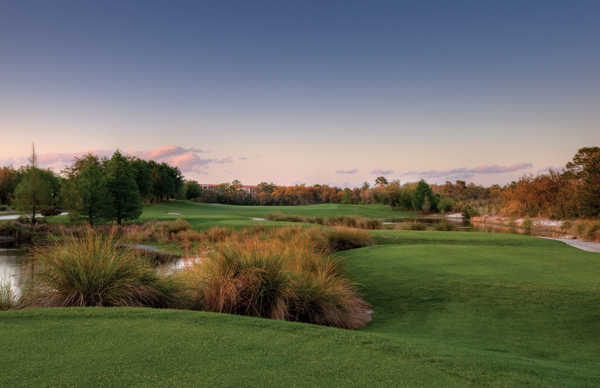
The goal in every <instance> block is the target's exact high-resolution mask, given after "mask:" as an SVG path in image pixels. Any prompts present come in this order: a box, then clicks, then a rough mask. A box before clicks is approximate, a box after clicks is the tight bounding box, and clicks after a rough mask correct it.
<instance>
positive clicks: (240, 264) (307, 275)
mask: <svg viewBox="0 0 600 388" xmlns="http://www.w3.org/2000/svg"><path fill="white" fill-rule="evenodd" d="M283 229H284V230H280V231H276V232H273V233H272V234H269V238H268V239H265V238H264V237H265V236H264V235H262V236H261V235H260V234H255V235H247V236H246V237H247V238H246V239H244V238H241V237H240V236H237V238H235V239H230V240H228V241H226V242H223V243H220V244H219V245H218V246H217V247H216V249H215V251H214V252H212V254H211V255H210V257H208V258H207V259H205V260H204V261H203V262H201V263H199V264H197V265H195V266H193V267H191V268H190V269H188V270H187V271H185V272H184V273H183V274H182V275H181V276H182V278H183V279H184V281H185V289H186V292H187V298H188V300H190V301H191V306H193V308H197V309H202V310H207V311H213V312H222V313H231V314H241V315H250V316H256V317H264V318H271V319H280V320H282V319H285V320H291V321H301V322H308V323H315V324H320V325H328V326H335V327H341V328H347V329H355V328H359V327H363V326H365V325H366V324H367V323H368V322H369V320H370V314H369V309H370V307H369V305H368V303H366V302H365V301H364V300H362V299H361V298H360V296H359V295H358V293H357V291H356V285H355V284H354V283H352V282H350V281H349V280H348V279H347V278H346V277H345V274H344V272H343V270H342V268H341V265H340V263H339V261H337V260H336V259H334V258H332V257H331V256H328V255H326V254H324V253H322V252H320V250H319V248H316V247H315V246H314V243H313V242H312V241H311V240H310V239H309V238H306V237H307V235H304V236H303V237H300V236H301V233H302V231H301V230H297V229H295V228H283ZM263 233H265V232H263Z"/></svg>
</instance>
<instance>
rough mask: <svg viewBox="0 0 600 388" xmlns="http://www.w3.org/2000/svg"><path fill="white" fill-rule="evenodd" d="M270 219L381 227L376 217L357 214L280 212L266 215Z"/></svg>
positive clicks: (370, 227) (356, 226)
mask: <svg viewBox="0 0 600 388" xmlns="http://www.w3.org/2000/svg"><path fill="white" fill-rule="evenodd" d="M266 218H267V219H268V220H270V221H286V222H305V223H309V224H318V225H327V226H343V227H347V228H358V229H383V222H382V221H381V220H380V219H377V218H366V217H359V216H334V217H328V218H326V217H319V216H315V217H310V216H295V215H288V214H282V213H272V214H269V215H268V216H267V217H266Z"/></svg>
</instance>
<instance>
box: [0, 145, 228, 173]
mask: <svg viewBox="0 0 600 388" xmlns="http://www.w3.org/2000/svg"><path fill="white" fill-rule="evenodd" d="M113 152H114V150H88V151H82V152H62V153H58V152H49V153H41V154H39V155H38V163H39V165H40V167H43V168H51V169H53V170H55V171H60V170H61V169H63V168H64V167H65V166H67V165H69V164H71V163H73V160H74V159H75V158H78V157H81V156H83V155H85V154H88V153H92V154H94V155H98V156H100V157H110V155H112V153H113ZM123 153H124V154H126V155H130V156H136V157H138V158H140V159H145V160H155V161H157V162H161V163H162V162H166V163H169V164H171V165H173V166H176V167H179V168H180V169H181V171H182V172H183V173H186V172H187V173H191V172H195V173H203V172H205V170H206V168H207V167H208V166H210V165H212V164H228V163H233V158H232V157H225V158H214V157H212V158H211V157H207V156H205V155H204V154H205V153H206V151H205V150H202V149H199V148H195V147H180V146H173V145H168V146H163V147H158V148H153V149H148V150H135V151H123ZM27 163H28V156H22V157H17V158H10V159H4V160H0V165H12V166H15V167H17V166H22V165H26V164H27Z"/></svg>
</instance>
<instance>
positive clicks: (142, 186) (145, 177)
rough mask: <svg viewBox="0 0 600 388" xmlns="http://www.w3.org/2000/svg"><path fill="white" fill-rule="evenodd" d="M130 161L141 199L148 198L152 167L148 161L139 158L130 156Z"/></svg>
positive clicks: (150, 191)
mask: <svg viewBox="0 0 600 388" xmlns="http://www.w3.org/2000/svg"><path fill="white" fill-rule="evenodd" d="M130 163H131V168H132V169H133V175H134V176H135V183H136V184H137V186H138V190H139V191H140V195H141V196H142V198H143V199H145V200H149V199H150V198H151V196H152V168H151V166H150V163H149V162H147V161H145V160H143V159H140V158H131V159H130Z"/></svg>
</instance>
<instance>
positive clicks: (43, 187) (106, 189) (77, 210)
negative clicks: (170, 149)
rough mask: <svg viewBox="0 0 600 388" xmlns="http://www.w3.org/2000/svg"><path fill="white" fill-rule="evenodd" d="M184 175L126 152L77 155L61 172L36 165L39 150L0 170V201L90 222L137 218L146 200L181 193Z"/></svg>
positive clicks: (33, 218) (33, 216)
mask: <svg viewBox="0 0 600 388" xmlns="http://www.w3.org/2000/svg"><path fill="white" fill-rule="evenodd" d="M183 188H184V180H183V176H182V174H181V171H179V169H178V168H177V167H172V166H169V165H168V164H166V163H157V162H155V161H153V160H150V161H146V160H143V159H140V158H136V157H130V156H125V155H123V154H122V153H121V152H119V151H116V152H115V153H114V154H113V155H112V156H111V157H110V158H100V157H98V156H96V155H93V154H87V155H85V156H82V157H80V158H75V160H74V162H73V163H72V164H71V165H70V166H69V167H67V168H65V169H64V170H63V171H62V173H61V174H55V173H54V172H52V171H51V170H47V169H41V168H39V167H38V166H37V157H36V154H35V150H33V152H32V156H31V158H30V164H29V165H28V166H26V167H21V168H19V169H14V168H12V167H3V168H1V169H0V203H4V204H11V205H12V206H13V207H15V208H17V209H18V210H20V211H22V212H24V213H26V214H29V215H30V216H29V217H30V219H31V222H32V223H35V222H36V215H37V214H38V213H41V214H42V215H54V214H58V213H59V212H60V211H66V212H69V216H70V217H71V219H73V220H77V219H84V220H87V221H88V222H89V223H90V224H92V225H94V224H98V223H100V222H106V221H115V222H117V223H118V224H122V223H123V222H124V221H127V220H133V219H136V218H138V217H139V216H140V215H141V213H142V207H143V203H144V202H160V201H164V200H167V199H171V198H182V197H183Z"/></svg>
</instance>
